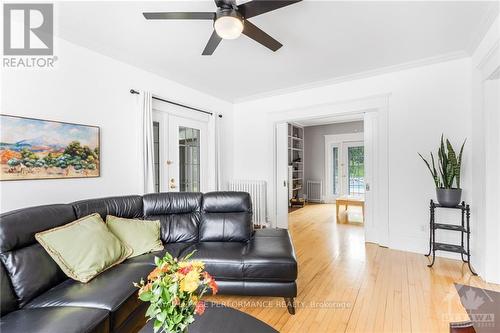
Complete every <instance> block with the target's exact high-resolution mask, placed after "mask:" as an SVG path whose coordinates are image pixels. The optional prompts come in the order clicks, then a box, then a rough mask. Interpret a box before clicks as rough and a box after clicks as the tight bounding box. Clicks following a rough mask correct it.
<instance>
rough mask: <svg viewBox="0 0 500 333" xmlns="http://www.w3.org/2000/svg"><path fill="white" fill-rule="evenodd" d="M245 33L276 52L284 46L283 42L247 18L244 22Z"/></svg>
mask: <svg viewBox="0 0 500 333" xmlns="http://www.w3.org/2000/svg"><path fill="white" fill-rule="evenodd" d="M243 33H244V34H245V35H247V36H248V37H250V38H252V39H253V40H254V41H256V42H258V43H260V44H262V45H264V46H265V47H267V48H268V49H270V50H272V51H274V52H276V51H277V50H278V49H279V48H280V47H282V46H283V44H281V43H280V42H278V41H277V40H276V39H274V38H273V37H271V36H269V35H268V34H266V33H265V32H264V31H262V30H260V29H259V28H258V27H257V26H256V25H254V24H253V23H251V22H250V21H247V20H245V23H244V27H243Z"/></svg>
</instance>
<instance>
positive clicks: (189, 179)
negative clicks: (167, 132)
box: [179, 126, 200, 192]
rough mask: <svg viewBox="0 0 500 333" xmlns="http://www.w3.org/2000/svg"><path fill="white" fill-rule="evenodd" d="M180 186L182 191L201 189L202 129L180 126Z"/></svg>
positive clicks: (197, 190)
mask: <svg viewBox="0 0 500 333" xmlns="http://www.w3.org/2000/svg"><path fill="white" fill-rule="evenodd" d="M179 186H180V191H181V192H199V191H200V130H199V129H195V128H189V127H182V126H181V127H179Z"/></svg>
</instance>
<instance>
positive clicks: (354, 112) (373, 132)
mask: <svg viewBox="0 0 500 333" xmlns="http://www.w3.org/2000/svg"><path fill="white" fill-rule="evenodd" d="M390 97H391V93H386V94H380V95H373V96H366V97H362V98H358V99H352V100H347V101H339V102H334V103H327V104H320V105H312V106H309V107H303V108H298V109H288V110H280V111H275V112H271V113H270V114H269V116H268V126H269V127H268V128H269V129H270V133H272V135H273V138H274V144H273V165H272V166H271V170H270V174H271V175H272V181H271V182H270V183H271V185H272V186H270V188H269V196H268V198H269V207H270V217H271V225H272V226H274V227H276V225H277V218H278V216H277V214H278V211H277V201H278V198H277V191H276V184H277V181H278V179H277V176H278V174H277V168H278V165H277V158H276V156H277V145H276V141H277V140H276V139H277V137H276V134H277V133H276V125H277V124H278V123H282V122H296V123H300V121H301V120H314V119H324V118H328V119H334V118H338V119H339V120H342V121H344V122H345V121H349V118H350V117H356V118H355V119H353V120H359V117H363V118H364V119H365V126H368V127H369V128H370V129H369V133H368V134H367V133H366V128H365V129H364V132H365V139H364V143H365V151H366V147H367V146H366V145H367V144H370V145H371V146H370V147H371V149H373V151H374V152H376V153H375V154H374V156H372V158H371V159H370V163H371V165H372V170H373V171H372V173H373V174H372V176H373V180H370V183H369V184H370V186H371V187H372V188H371V190H370V191H371V193H370V196H369V198H370V199H369V201H373V202H367V203H366V208H367V216H366V218H367V222H368V219H370V221H371V222H373V223H370V224H365V228H364V231H365V241H366V242H372V243H377V244H379V245H382V246H389V244H390V228H389V226H390V216H389V170H388V159H389V144H388V142H389V140H388V137H389V133H388V130H389V126H388V113H389V109H390ZM367 139H368V140H367ZM367 141H369V142H367ZM366 163H367V160H366V158H365V170H366V168H367V164H366ZM372 198H373V199H372ZM365 200H366V199H365ZM280 225H286V226H288V221H286V223H283V222H281V223H280Z"/></svg>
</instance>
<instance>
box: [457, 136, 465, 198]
mask: <svg viewBox="0 0 500 333" xmlns="http://www.w3.org/2000/svg"><path fill="white" fill-rule="evenodd" d="M465 142H467V138H466V139H465V140H464V142H463V143H462V147H461V148H460V153H459V154H458V166H457V170H456V172H455V176H456V177H457V188H460V171H461V169H462V153H463V152H464V146H465Z"/></svg>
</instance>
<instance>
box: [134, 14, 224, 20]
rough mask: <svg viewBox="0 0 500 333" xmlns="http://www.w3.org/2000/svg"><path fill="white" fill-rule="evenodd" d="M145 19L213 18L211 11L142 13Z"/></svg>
mask: <svg viewBox="0 0 500 333" xmlns="http://www.w3.org/2000/svg"><path fill="white" fill-rule="evenodd" d="M142 15H144V17H145V18H146V19H147V20H214V19H215V13H212V12H171V13H167V12H165V13H161V12H159V13H142Z"/></svg>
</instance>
